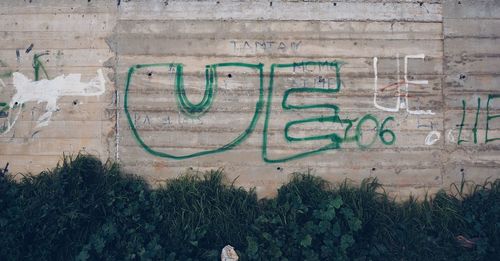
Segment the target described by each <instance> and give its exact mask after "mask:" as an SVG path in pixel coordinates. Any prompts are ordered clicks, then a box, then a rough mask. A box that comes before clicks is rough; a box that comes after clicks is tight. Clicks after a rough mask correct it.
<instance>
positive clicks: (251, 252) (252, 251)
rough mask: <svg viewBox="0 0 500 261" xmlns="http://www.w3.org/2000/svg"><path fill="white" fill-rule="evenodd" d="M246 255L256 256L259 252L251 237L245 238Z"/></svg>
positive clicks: (255, 242)
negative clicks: (246, 244)
mask: <svg viewBox="0 0 500 261" xmlns="http://www.w3.org/2000/svg"><path fill="white" fill-rule="evenodd" d="M247 243H248V246H247V253H248V255H249V256H256V254H257V251H259V245H257V241H255V239H254V238H252V237H247Z"/></svg>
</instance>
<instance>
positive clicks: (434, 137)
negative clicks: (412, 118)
mask: <svg viewBox="0 0 500 261" xmlns="http://www.w3.org/2000/svg"><path fill="white" fill-rule="evenodd" d="M440 138H441V132H439V131H431V132H429V134H427V137H425V145H429V146H431V145H434V144H436V142H438V140H439V139H440Z"/></svg>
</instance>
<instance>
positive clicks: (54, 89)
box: [2, 69, 105, 134]
mask: <svg viewBox="0 0 500 261" xmlns="http://www.w3.org/2000/svg"><path fill="white" fill-rule="evenodd" d="M13 83H14V87H15V89H16V93H15V94H14V96H13V97H12V99H11V101H10V103H9V105H8V107H9V114H8V116H9V119H8V121H7V126H6V128H5V129H4V131H3V133H2V134H5V133H8V132H9V131H10V130H11V129H12V128H13V127H14V125H15V123H16V121H17V119H18V118H19V115H20V112H21V107H22V106H23V105H24V104H25V103H27V102H37V103H46V107H45V110H46V112H45V113H44V114H43V115H41V116H40V117H39V118H38V120H37V125H36V127H37V128H38V127H43V126H46V125H47V124H48V122H49V121H50V119H51V117H52V114H53V113H54V112H56V111H57V110H58V106H57V100H58V99H59V98H60V97H62V96H99V95H102V94H103V93H104V90H105V86H104V84H105V80H104V75H103V73H102V70H101V69H99V70H98V71H97V76H96V78H94V79H93V80H91V81H90V82H87V83H86V82H82V81H81V75H80V74H69V75H67V76H65V75H61V76H58V77H56V78H54V79H52V80H47V79H43V80H39V81H33V80H30V79H29V78H28V77H26V76H25V75H23V74H22V73H19V72H14V73H13ZM15 109H17V113H16V115H15V116H14V118H10V117H11V115H12V113H11V111H13V110H15Z"/></svg>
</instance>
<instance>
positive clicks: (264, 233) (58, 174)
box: [0, 156, 500, 260]
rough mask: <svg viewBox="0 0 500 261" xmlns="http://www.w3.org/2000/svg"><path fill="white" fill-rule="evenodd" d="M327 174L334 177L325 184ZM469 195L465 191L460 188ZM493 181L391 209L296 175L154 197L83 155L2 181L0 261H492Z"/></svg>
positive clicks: (497, 217) (205, 180)
mask: <svg viewBox="0 0 500 261" xmlns="http://www.w3.org/2000/svg"><path fill="white" fill-rule="evenodd" d="M333 174H334V173H332V175H333ZM467 188H469V189H467ZM498 202H500V180H495V181H491V182H488V183H486V184H483V185H473V184H468V183H466V182H463V183H462V184H458V185H456V186H454V187H453V189H452V191H451V193H445V192H443V191H441V192H439V193H438V194H436V195H435V196H434V197H432V198H425V199H422V200H419V201H417V200H415V199H413V198H411V199H409V200H406V201H404V202H396V201H394V200H393V199H391V198H389V197H388V196H387V194H385V193H384V192H383V188H382V186H381V185H380V184H379V183H378V182H377V180H376V179H367V180H364V181H363V182H362V183H361V184H360V185H359V186H352V185H349V184H348V183H347V182H344V183H342V184H339V185H332V184H330V183H328V182H326V181H324V180H322V179H320V178H317V177H313V176H311V175H308V174H296V175H294V176H293V177H292V179H291V180H290V182H289V183H287V184H285V185H283V186H282V187H281V188H280V189H279V191H278V195H277V196H276V197H275V198H272V199H261V200H259V199H258V198H257V195H256V193H255V191H253V190H250V191H247V190H244V189H242V188H238V187H235V186H234V185H232V184H230V183H227V182H226V181H225V179H224V175H223V174H222V173H221V172H220V171H211V172H208V173H205V174H200V175H185V176H182V177H180V178H177V179H174V180H171V181H169V182H168V183H167V184H166V185H164V186H163V187H160V188H156V189H152V188H150V187H149V186H148V184H147V183H146V182H145V181H144V180H142V179H141V178H139V177H137V176H133V175H128V174H124V173H123V172H122V171H121V170H120V168H119V166H117V165H116V164H113V163H110V162H107V163H102V162H100V161H99V160H97V159H95V158H93V157H91V156H77V157H75V158H65V159H64V161H63V162H62V163H61V164H60V165H58V166H57V167H55V168H54V169H53V170H50V171H45V172H42V173H40V174H38V175H30V174H27V175H23V178H22V179H21V180H20V181H15V180H14V179H13V178H12V176H9V175H7V176H5V177H2V178H0V244H1V247H0V259H1V260H217V259H219V255H220V250H221V249H222V248H223V247H224V246H225V245H226V244H231V245H233V246H234V247H235V248H236V249H237V251H238V254H239V256H240V260H494V259H495V258H496V257H498V256H499V254H500V250H499V249H500V233H499V228H500V225H499V224H500V223H499V221H500V205H499V204H498Z"/></svg>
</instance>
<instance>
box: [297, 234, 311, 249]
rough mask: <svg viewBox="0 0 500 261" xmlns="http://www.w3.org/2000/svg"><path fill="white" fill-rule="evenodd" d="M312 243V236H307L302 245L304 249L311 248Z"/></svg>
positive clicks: (301, 242)
mask: <svg viewBox="0 0 500 261" xmlns="http://www.w3.org/2000/svg"><path fill="white" fill-rule="evenodd" d="M311 243H312V237H311V235H309V234H307V235H306V236H305V237H304V238H303V239H302V240H301V241H300V245H301V246H303V247H309V246H311Z"/></svg>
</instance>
